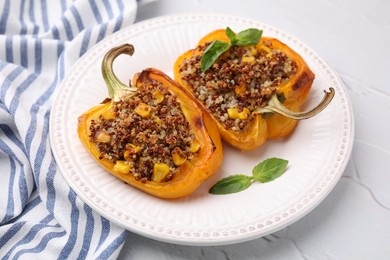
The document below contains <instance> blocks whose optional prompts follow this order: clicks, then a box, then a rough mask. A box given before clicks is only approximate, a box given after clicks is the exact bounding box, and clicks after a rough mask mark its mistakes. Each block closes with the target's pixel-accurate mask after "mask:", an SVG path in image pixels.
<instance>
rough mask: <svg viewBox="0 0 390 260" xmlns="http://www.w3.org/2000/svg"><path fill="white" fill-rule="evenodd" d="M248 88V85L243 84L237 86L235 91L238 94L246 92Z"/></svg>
mask: <svg viewBox="0 0 390 260" xmlns="http://www.w3.org/2000/svg"><path fill="white" fill-rule="evenodd" d="M245 90H246V87H245V85H244V84H241V85H240V86H237V87H236V88H235V89H234V92H236V94H237V95H240V94H242V93H244V92H245Z"/></svg>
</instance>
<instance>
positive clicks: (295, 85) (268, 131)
mask: <svg viewBox="0 0 390 260" xmlns="http://www.w3.org/2000/svg"><path fill="white" fill-rule="evenodd" d="M215 40H219V41H225V42H228V41H229V39H228V37H227V35H226V33H225V30H216V31H213V32H211V33H209V34H207V35H206V36H204V37H203V38H202V39H201V40H200V41H199V43H198V45H197V46H201V45H203V44H206V43H209V42H213V41H215ZM256 48H257V49H264V48H268V50H269V49H275V50H280V51H282V53H283V54H285V55H286V56H287V57H288V58H290V59H291V60H292V61H294V62H295V63H296V71H295V73H294V74H293V75H292V76H291V77H290V78H289V79H288V80H286V81H284V82H282V83H281V84H280V85H279V86H278V90H277V93H278V94H281V93H283V95H284V97H285V101H284V103H283V106H284V108H286V109H287V110H289V111H295V112H299V111H300V110H301V107H302V106H303V104H304V102H305V101H306V99H307V97H308V93H309V91H310V88H311V85H312V83H313V81H314V78H315V75H314V73H313V72H312V71H311V70H310V68H309V67H308V65H307V64H306V62H305V61H304V60H303V59H302V57H301V56H300V55H299V54H297V53H296V52H295V51H294V50H292V49H291V48H289V47H288V46H287V45H286V44H284V43H282V42H280V41H279V40H277V39H274V38H267V37H262V38H261V40H260V41H259V43H258V44H257V45H256ZM193 55H202V53H201V52H200V51H199V50H197V48H195V49H192V50H189V51H187V52H185V53H183V54H182V55H181V56H180V57H179V58H178V59H177V60H176V62H175V65H174V78H175V80H176V81H177V82H178V83H179V84H180V85H181V86H183V87H184V88H185V89H187V90H188V91H189V92H190V93H192V94H193V90H192V88H191V86H189V85H188V84H187V82H186V81H185V80H184V79H183V78H182V77H181V73H180V66H181V65H182V64H183V63H184V62H185V60H186V59H188V58H190V57H192V56H193ZM240 88H243V87H242V86H240ZM240 88H239V89H236V93H237V91H239V90H240ZM325 93H326V95H325V98H324V99H323V101H321V103H320V105H319V107H320V108H315V109H313V111H310V112H311V113H303V114H304V115H305V116H304V117H303V116H301V115H299V114H298V115H299V116H296V117H295V118H289V117H286V115H281V114H279V112H277V111H276V110H275V109H273V108H272V107H271V106H269V107H270V108H272V109H271V110H267V109H260V110H259V111H260V112H259V111H256V112H255V113H256V114H254V116H253V119H252V120H251V121H250V122H249V124H248V125H247V126H246V127H245V128H244V129H242V130H241V131H233V130H229V129H227V128H225V127H224V126H223V124H222V123H221V122H220V121H219V120H218V119H217V118H216V117H215V116H213V115H212V113H211V112H210V111H207V109H206V108H205V106H204V105H203V104H202V103H201V102H200V101H198V102H199V103H200V105H201V106H202V107H203V108H204V110H206V111H207V112H208V114H210V116H211V117H213V119H214V121H215V122H216V124H217V126H218V129H219V131H220V133H221V136H222V138H223V139H224V140H225V141H226V142H227V143H229V144H230V145H232V146H234V147H236V148H238V149H240V150H252V149H254V148H256V147H258V146H260V145H262V144H263V143H264V142H265V141H266V140H267V139H268V138H270V139H275V138H280V137H285V136H288V135H289V134H291V133H292V131H293V130H294V128H295V127H296V125H297V122H298V121H297V120H296V119H297V118H299V119H303V118H308V117H311V116H313V115H315V114H317V113H319V112H320V111H321V110H322V109H324V107H326V105H328V104H329V102H330V101H331V99H332V98H333V95H334V90H333V89H332V88H331V89H330V92H325ZM193 96H194V97H195V95H194V94H193ZM278 106H279V107H280V106H281V105H280V104H279V105H278ZM265 112H277V113H272V115H271V116H269V117H268V118H265V117H263V115H262V113H265ZM252 113H253V112H252Z"/></svg>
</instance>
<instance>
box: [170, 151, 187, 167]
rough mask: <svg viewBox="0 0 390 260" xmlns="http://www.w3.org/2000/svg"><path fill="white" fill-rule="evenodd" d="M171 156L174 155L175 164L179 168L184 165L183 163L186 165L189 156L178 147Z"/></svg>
mask: <svg viewBox="0 0 390 260" xmlns="http://www.w3.org/2000/svg"><path fill="white" fill-rule="evenodd" d="M171 155H172V159H173V163H174V164H175V165H177V166H178V165H182V164H183V163H185V162H186V161H187V156H186V155H185V153H184V152H183V151H182V150H181V149H180V148H179V147H176V148H175V149H174V150H173V151H172V154H171Z"/></svg>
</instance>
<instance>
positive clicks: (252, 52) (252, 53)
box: [250, 46, 257, 56]
mask: <svg viewBox="0 0 390 260" xmlns="http://www.w3.org/2000/svg"><path fill="white" fill-rule="evenodd" d="M250 48H251V49H250V51H251V55H252V56H255V55H256V54H257V50H256V48H255V47H254V46H251V47H250Z"/></svg>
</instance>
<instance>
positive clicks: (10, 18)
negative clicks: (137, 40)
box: [0, 0, 137, 259]
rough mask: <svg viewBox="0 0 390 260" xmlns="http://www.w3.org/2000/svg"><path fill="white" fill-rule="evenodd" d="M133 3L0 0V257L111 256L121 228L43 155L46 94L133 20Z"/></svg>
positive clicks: (47, 108) (46, 127) (115, 0)
mask: <svg viewBox="0 0 390 260" xmlns="http://www.w3.org/2000/svg"><path fill="white" fill-rule="evenodd" d="M136 6H137V3H136V1H135V0H75V1H73V0H40V1H36V0H1V1H0V15H1V16H0V258H1V259H58V258H59V259H85V258H88V259H107V258H116V257H117V255H118V253H119V251H120V249H121V247H122V245H123V243H124V241H125V239H126V236H127V231H125V230H123V229H122V228H119V227H117V226H115V225H114V224H112V223H110V222H109V221H108V220H106V219H104V218H103V217H101V216H99V215H98V214H96V213H95V212H94V211H92V210H91V208H90V207H88V206H87V205H86V204H84V203H83V202H82V201H81V200H80V199H79V198H78V197H77V195H76V194H75V193H74V192H73V191H72V190H71V189H70V188H69V186H68V185H67V184H66V182H65V181H64V179H63V178H62V175H61V174H60V172H59V170H58V168H57V166H56V162H55V160H54V158H53V155H52V153H51V150H50V142H49V138H48V136H49V135H48V132H49V115H50V108H51V102H52V100H53V94H54V93H55V90H56V88H57V87H58V86H59V84H60V82H61V80H62V79H63V78H64V77H65V76H66V75H67V73H68V71H69V70H70V67H71V66H72V64H74V62H75V61H76V60H77V59H78V58H79V57H80V56H81V55H83V54H84V53H85V52H86V51H87V50H88V48H90V47H91V46H93V45H94V44H96V43H97V42H98V41H100V40H102V39H103V38H104V37H106V36H107V35H109V34H112V33H113V32H115V31H117V30H119V29H121V28H122V27H124V26H127V25H129V24H131V23H133V22H134V19H135V13H136Z"/></svg>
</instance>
